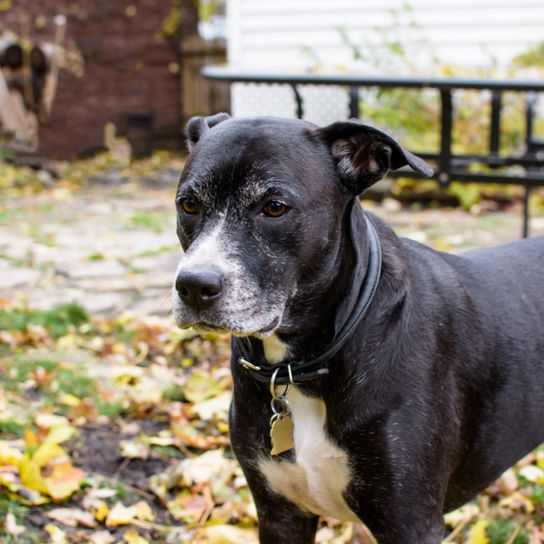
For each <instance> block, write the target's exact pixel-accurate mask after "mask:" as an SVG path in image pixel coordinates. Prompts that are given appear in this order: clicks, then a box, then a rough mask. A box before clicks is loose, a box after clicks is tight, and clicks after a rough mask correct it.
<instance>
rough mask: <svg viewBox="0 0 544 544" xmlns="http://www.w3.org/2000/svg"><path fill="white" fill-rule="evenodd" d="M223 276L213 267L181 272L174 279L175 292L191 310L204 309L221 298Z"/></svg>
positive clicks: (194, 268) (200, 267) (201, 267)
mask: <svg viewBox="0 0 544 544" xmlns="http://www.w3.org/2000/svg"><path fill="white" fill-rule="evenodd" d="M222 290H223V274H222V273H221V270H219V268H217V267H216V266H213V265H208V266H199V267H193V268H191V269H190V270H181V271H180V272H179V274H178V276H177V278H176V291H177V292H178V294H179V296H180V298H181V300H182V301H183V302H184V303H185V304H187V305H188V306H191V307H193V308H197V309H200V308H204V307H205V306H207V305H209V304H210V303H212V302H213V301H215V300H216V299H218V298H219V297H220V296H221V292H222Z"/></svg>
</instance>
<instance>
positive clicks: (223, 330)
mask: <svg viewBox="0 0 544 544" xmlns="http://www.w3.org/2000/svg"><path fill="white" fill-rule="evenodd" d="M279 324H280V318H279V317H276V318H274V319H273V320H272V322H271V323H269V324H268V325H266V326H265V327H262V328H260V329H258V330H256V331H250V330H245V329H242V328H238V327H232V328H230V327H226V326H224V325H221V324H215V323H208V322H206V321H197V322H195V323H178V327H180V328H181V329H188V328H189V327H192V328H193V329H195V330H196V331H197V332H205V333H206V332H215V333H219V334H229V333H230V334H233V335H234V336H256V337H257V338H266V337H267V336H271V335H272V334H273V332H274V331H275V330H276V329H277V328H278V326H279Z"/></svg>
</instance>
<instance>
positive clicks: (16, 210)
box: [0, 170, 544, 315]
mask: <svg viewBox="0 0 544 544" xmlns="http://www.w3.org/2000/svg"><path fill="white" fill-rule="evenodd" d="M178 175H179V173H178V172H177V171H173V170H172V171H170V172H169V173H167V176H166V181H165V176H164V175H163V176H162V177H161V179H162V182H161V183H159V184H157V185H156V186H154V185H152V183H150V182H149V181H146V180H142V182H140V183H138V182H129V183H121V184H116V185H102V184H97V183H94V184H93V183H89V184H88V186H87V187H86V188H84V189H82V190H78V191H71V192H70V191H67V190H64V189H58V190H52V191H48V192H45V193H43V194H40V195H37V196H32V197H26V198H19V199H13V200H5V199H4V201H3V207H2V209H1V210H0V277H1V281H0V298H7V299H11V298H13V297H14V296H23V297H26V298H27V299H28V304H29V306H31V307H35V308H48V307H50V306H52V305H54V304H58V303H62V302H72V301H76V302H78V303H80V304H81V305H83V306H84V307H86V308H87V309H88V310H89V311H90V312H91V313H100V314H115V313H121V312H124V311H130V312H133V313H136V314H146V315H150V314H154V315H165V314H168V313H169V312H170V306H171V299H170V288H171V283H172V280H173V277H174V272H175V269H176V265H177V262H178V260H179V257H180V254H181V250H180V249H179V245H178V241H177V238H176V234H175V214H174V206H173V198H174V191H175V186H176V182H177V178H178ZM367 209H370V210H372V211H373V212H374V213H376V214H378V215H379V216H381V217H383V218H384V219H385V220H386V221H387V222H389V224H390V225H392V226H393V227H394V228H395V229H396V230H397V232H398V233H399V234H401V235H403V236H408V237H411V238H414V239H416V240H418V241H420V242H424V243H427V244H429V245H431V246H433V247H435V248H437V249H441V250H446V251H457V250H460V249H465V248H469V247H479V246H486V245H492V244H495V243H500V242H505V241H510V240H516V239H518V238H519V233H520V232H521V222H520V213H519V210H513V211H511V212H494V213H487V214H482V215H474V214H470V213H466V212H463V211H460V210H427V211H421V212H413V211H407V210H402V209H399V206H398V204H397V202H396V201H392V200H387V199H386V200H385V201H384V203H383V204H381V205H376V204H372V203H367ZM531 227H532V233H533V234H537V233H540V234H544V217H536V218H534V219H533V221H532V225H531Z"/></svg>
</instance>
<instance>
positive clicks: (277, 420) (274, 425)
mask: <svg viewBox="0 0 544 544" xmlns="http://www.w3.org/2000/svg"><path fill="white" fill-rule="evenodd" d="M270 439H271V440H272V450H271V451H270V454H271V455H279V454H280V453H282V452H284V451H287V450H291V449H293V448H294V447H295V443H294V442H293V420H292V419H291V415H290V414H288V413H287V414H286V413H281V414H275V415H274V416H273V417H272V419H271V420H270Z"/></svg>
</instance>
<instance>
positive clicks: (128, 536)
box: [123, 529, 149, 544]
mask: <svg viewBox="0 0 544 544" xmlns="http://www.w3.org/2000/svg"><path fill="white" fill-rule="evenodd" d="M123 539H124V540H125V542H126V543H127V544H149V542H148V541H147V540H146V539H145V538H143V537H141V536H140V535H139V534H138V532H137V531H135V530H134V529H129V530H128V531H126V532H125V534H124V535H123Z"/></svg>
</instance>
